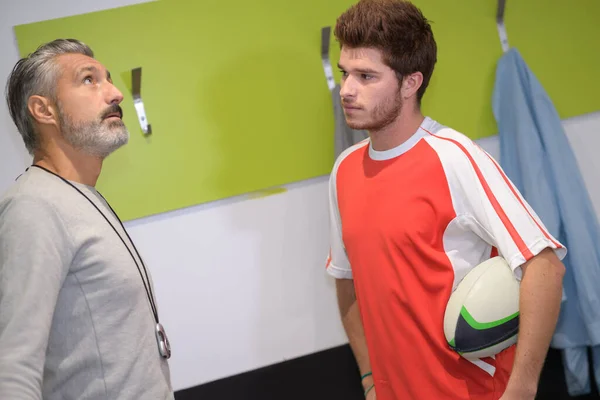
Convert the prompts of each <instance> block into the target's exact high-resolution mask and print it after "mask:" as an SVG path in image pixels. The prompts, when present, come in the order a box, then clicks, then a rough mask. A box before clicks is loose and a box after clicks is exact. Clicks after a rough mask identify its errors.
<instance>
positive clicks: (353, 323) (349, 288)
mask: <svg viewBox="0 0 600 400" xmlns="http://www.w3.org/2000/svg"><path fill="white" fill-rule="evenodd" d="M335 283H336V291H337V299H338V306H339V308H340V315H341V317H342V324H343V325H344V330H345V331H346V335H347V336H348V341H349V343H350V348H351V349H352V352H353V353H354V358H355V359H356V362H357V364H358V368H359V370H360V374H361V376H362V375H365V374H367V373H369V372H371V362H370V361H369V351H368V349H367V342H366V340H365V332H364V330H363V324H362V319H361V316H360V312H359V310H358V303H357V302H356V292H355V291H354V281H353V280H352V279H336V280H335ZM372 384H373V377H372V376H367V377H365V378H364V379H363V380H362V385H363V389H364V390H365V391H366V390H367V389H369V388H370V387H371V385H372Z"/></svg>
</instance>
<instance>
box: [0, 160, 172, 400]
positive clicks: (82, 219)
mask: <svg viewBox="0 0 600 400" xmlns="http://www.w3.org/2000/svg"><path fill="white" fill-rule="evenodd" d="M75 185H76V186H77V187H78V188H79V189H80V190H81V191H82V192H83V193H84V194H85V195H86V196H87V197H88V198H90V199H91V200H92V201H93V202H94V203H95V204H96V205H97V206H98V207H99V208H100V210H101V211H102V213H104V215H106V216H107V217H108V219H109V220H110V222H111V223H112V224H113V226H114V227H115V228H117V231H118V232H119V234H120V235H121V237H123V239H124V240H125V242H126V244H127V245H128V246H129V248H130V250H131V251H132V253H133V254H134V256H135V254H136V253H135V251H134V250H133V246H132V244H131V243H130V242H129V240H128V239H127V236H126V235H125V232H123V229H122V228H121V226H120V224H119V222H118V221H117V219H116V218H115V217H114V216H113V215H112V213H111V211H110V209H109V208H108V207H107V205H106V204H105V203H104V202H103V200H102V199H101V197H100V196H99V195H98V193H97V192H96V191H95V189H94V188H92V187H89V186H85V185H81V184H75ZM138 264H139V265H140V268H141V263H140V262H139V260H138ZM142 272H143V270H142ZM149 273H150V272H149V271H148V274H149ZM149 284H152V283H151V282H149ZM166 328H167V329H168V327H166ZM154 332H155V321H154V317H153V315H152V311H151V308H150V303H149V300H148V297H147V294H146V290H145V289H144V285H143V282H142V277H141V276H140V273H139V272H138V270H137V268H136V265H135V263H134V261H133V259H132V258H131V255H130V254H129V252H128V251H127V249H126V248H125V246H124V244H123V243H122V242H121V240H120V239H119V237H118V236H117V234H116V233H115V232H114V230H113V229H112V228H111V227H110V225H109V224H108V223H107V222H106V220H104V218H103V217H102V215H100V213H99V212H98V210H96V209H95V208H94V207H93V206H92V205H91V204H90V203H89V201H88V200H86V199H85V198H84V197H83V196H82V195H81V194H79V193H78V192H77V191H76V190H75V189H73V188H72V187H70V186H69V185H68V184H67V183H65V182H63V181H61V180H60V179H59V178H58V177H56V176H53V175H51V174H49V173H48V172H46V171H43V170H41V169H38V168H29V169H28V171H27V172H25V173H24V174H23V175H22V176H21V177H20V178H19V179H18V180H17V182H16V183H15V184H14V185H13V187H12V188H10V189H9V190H8V192H7V193H6V194H5V195H4V196H3V197H2V199H0V399H11V400H25V399H27V400H30V399H44V400H59V399H60V400H76V399H77V400H100V399H102V400H106V399H110V400H120V399H123V400H126V399H131V400H134V399H135V400H142V399H143V400H146V399H148V400H159V399H160V400H163V399H173V398H174V397H173V392H172V388H171V382H170V373H169V367H168V364H167V361H166V360H165V359H163V358H161V357H160V356H159V353H158V347H157V343H156V338H155V333H154ZM167 333H168V330H167Z"/></svg>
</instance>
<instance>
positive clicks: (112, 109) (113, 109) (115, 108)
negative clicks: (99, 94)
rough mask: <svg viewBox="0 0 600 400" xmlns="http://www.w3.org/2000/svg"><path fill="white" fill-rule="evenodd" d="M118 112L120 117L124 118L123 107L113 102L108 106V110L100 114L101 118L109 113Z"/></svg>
mask: <svg viewBox="0 0 600 400" xmlns="http://www.w3.org/2000/svg"><path fill="white" fill-rule="evenodd" d="M117 113H118V114H119V117H120V118H121V119H123V109H122V108H121V106H120V105H118V104H113V105H111V106H110V107H108V108H107V109H106V110H104V112H103V113H102V114H101V115H100V119H105V118H106V117H108V116H109V115H111V114H117Z"/></svg>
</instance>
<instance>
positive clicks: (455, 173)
mask: <svg viewBox="0 0 600 400" xmlns="http://www.w3.org/2000/svg"><path fill="white" fill-rule="evenodd" d="M436 138H437V139H436ZM430 140H431V141H432V143H435V147H438V154H443V158H445V159H446V160H451V161H447V162H445V163H444V164H445V168H447V169H449V170H447V171H446V173H447V175H448V178H449V185H450V187H451V191H452V192H454V196H453V201H454V202H455V209H456V211H457V213H458V214H459V215H460V216H461V221H462V224H463V225H465V226H467V227H468V229H470V230H472V231H473V232H474V233H475V234H477V235H478V236H479V237H480V238H482V239H483V240H484V241H486V242H487V243H489V244H490V245H491V246H494V247H495V248H496V249H497V250H498V253H499V255H501V256H502V257H504V259H505V260H506V261H507V262H508V264H509V265H510V267H511V269H512V270H513V271H514V272H515V275H516V276H517V277H518V278H521V276H522V271H521V270H520V266H521V265H523V264H524V263H526V262H527V261H529V260H530V259H531V258H533V257H534V256H535V255H537V254H538V253H540V252H541V251H542V250H544V249H545V248H552V249H554V250H555V252H556V254H557V256H558V257H559V258H560V259H563V258H564V256H565V254H566V248H565V247H564V246H563V245H562V244H561V243H559V242H558V240H557V239H556V238H554V237H553V236H552V235H551V234H550V233H549V232H548V230H547V229H546V227H545V226H544V224H543V222H542V221H541V219H540V218H539V217H538V215H537V214H536V213H535V211H534V210H533V209H532V208H531V206H530V205H529V204H528V203H527V202H526V201H525V199H524V198H523V196H522V195H521V193H520V192H519V191H518V189H517V188H516V187H515V186H514V184H513V183H512V182H511V181H510V179H509V178H508V177H507V176H506V174H505V173H504V171H503V170H502V168H501V167H500V165H499V164H498V163H497V162H496V160H494V159H493V158H492V157H491V156H490V155H489V154H488V153H487V152H485V151H484V150H483V149H482V148H481V147H479V146H478V145H477V144H476V143H474V142H473V141H471V140H470V139H468V138H467V137H466V136H464V135H462V134H460V133H458V132H455V131H453V130H451V129H445V130H442V131H441V132H439V133H438V134H436V135H433V138H430Z"/></svg>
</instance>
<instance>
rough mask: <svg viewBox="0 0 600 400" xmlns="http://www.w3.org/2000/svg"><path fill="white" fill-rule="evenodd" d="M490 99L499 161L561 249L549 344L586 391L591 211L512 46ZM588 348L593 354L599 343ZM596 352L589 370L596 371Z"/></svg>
mask: <svg viewBox="0 0 600 400" xmlns="http://www.w3.org/2000/svg"><path fill="white" fill-rule="evenodd" d="M492 103H493V112H494V117H495V119H496V122H497V124H498V130H499V139H500V164H501V166H502V168H503V169H504V171H505V172H506V174H507V175H508V177H509V178H510V179H511V180H512V181H513V182H514V184H515V186H517V188H518V189H519V190H520V191H521V193H522V194H523V197H524V198H525V199H526V200H527V202H528V203H529V204H530V205H531V206H532V208H533V209H534V210H535V212H536V213H537V214H538V215H539V216H540V218H541V220H542V221H543V222H544V225H545V226H546V228H547V229H548V230H549V232H550V233H551V234H552V235H553V236H554V237H556V238H557V239H558V240H559V241H560V242H561V243H563V244H564V245H565V246H566V248H567V249H568V253H567V255H566V257H565V258H564V260H563V263H564V264H565V267H566V269H567V272H566V274H565V278H564V292H563V293H564V294H563V302H562V305H561V312H560V316H559V321H558V325H557V328H556V331H555V333H554V336H553V339H552V344H551V346H552V347H554V348H558V349H563V363H564V366H565V376H566V382H567V387H568V389H569V393H570V394H571V395H572V396H573V395H579V394H584V393H589V392H590V384H589V372H588V357H587V347H588V346H600V225H599V224H598V218H597V216H596V214H595V212H594V209H593V206H592V203H591V201H590V198H589V195H588V192H587V189H586V186H585V183H584V181H583V178H582V176H581V173H580V171H579V168H578V164H577V160H576V158H575V155H574V154H573V151H572V149H571V146H570V144H569V141H568V139H567V137H566V135H565V132H564V129H563V125H562V122H561V119H560V117H559V115H558V113H557V111H556V109H555V108H554V105H553V104H552V101H551V100H550V98H549V97H548V95H547V93H546V92H545V90H544V88H543V87H542V85H541V84H540V82H539V81H538V80H537V78H536V77H535V76H534V74H533V72H532V71H531V70H530V69H529V68H528V66H527V64H526V63H525V61H524V60H523V58H522V57H521V55H520V54H519V52H518V51H517V50H516V49H514V48H512V49H510V50H508V51H506V52H505V53H504V54H503V56H502V58H501V59H500V61H499V63H498V65H497V69H496V82H495V87H494V93H493V99H492ZM593 350H594V351H593V353H594V354H596V355H598V356H600V347H598V348H594V349H593ZM598 356H597V357H595V358H594V364H595V375H596V376H600V359H597V358H600V357H598ZM598 383H599V384H600V381H599V382H598Z"/></svg>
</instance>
